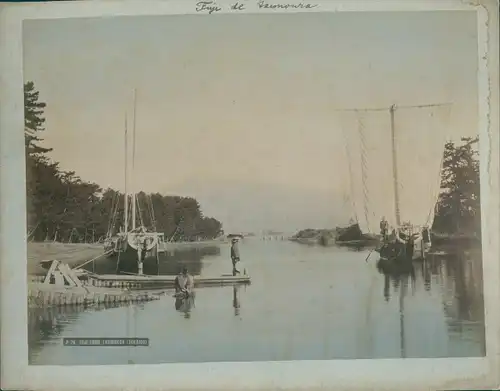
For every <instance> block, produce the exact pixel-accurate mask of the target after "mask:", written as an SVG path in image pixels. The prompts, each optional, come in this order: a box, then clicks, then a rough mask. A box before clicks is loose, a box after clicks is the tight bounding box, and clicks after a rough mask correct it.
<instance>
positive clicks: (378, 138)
mask: <svg viewBox="0 0 500 391" xmlns="http://www.w3.org/2000/svg"><path fill="white" fill-rule="evenodd" d="M448 113H449V107H447V106H442V107H441V106H437V107H412V108H404V107H402V108H398V107H397V106H396V107H395V109H394V112H393V115H391V109H390V108H387V109H376V110H353V111H344V112H341V113H340V118H341V124H342V128H343V132H344V136H345V140H346V149H347V150H349V154H348V159H349V167H350V171H351V197H352V204H353V208H354V209H355V214H356V216H357V217H358V223H359V225H360V228H361V230H362V231H363V232H365V233H378V232H379V230H380V228H379V223H380V220H381V218H382V217H385V219H386V220H387V221H388V223H389V225H390V226H392V227H396V226H398V225H399V224H398V223H405V222H409V223H411V224H413V225H415V226H425V225H428V226H430V225H432V221H433V218H434V206H435V203H436V200H437V197H438V194H439V186H440V171H441V164H442V158H443V152H444V145H445V142H446V140H447V138H448V128H447V122H448V121H447V120H448ZM398 215H399V219H398ZM398 220H399V221H398Z"/></svg>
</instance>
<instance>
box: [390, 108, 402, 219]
mask: <svg viewBox="0 0 500 391" xmlns="http://www.w3.org/2000/svg"><path fill="white" fill-rule="evenodd" d="M395 109H396V106H395V105H392V106H391V107H390V109H389V112H390V114H391V141H392V178H393V181H394V182H393V183H394V211H395V214H396V224H397V226H398V227H399V226H400V225H401V214H400V209H399V186H398V184H399V181H398V157H397V152H396V149H397V148H396V131H395V129H394V111H395Z"/></svg>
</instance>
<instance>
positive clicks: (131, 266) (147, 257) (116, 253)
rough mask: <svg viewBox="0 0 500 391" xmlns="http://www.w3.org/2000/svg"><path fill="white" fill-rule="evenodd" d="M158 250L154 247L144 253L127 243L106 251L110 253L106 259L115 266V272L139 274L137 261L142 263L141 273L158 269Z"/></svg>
mask: <svg viewBox="0 0 500 391" xmlns="http://www.w3.org/2000/svg"><path fill="white" fill-rule="evenodd" d="M158 250H159V248H158V246H154V247H152V248H150V249H149V250H146V251H138V250H137V249H135V248H133V247H132V246H130V245H128V244H127V243H120V244H119V245H118V246H116V247H114V248H112V249H109V248H108V249H107V251H110V254H109V255H108V259H110V260H111V261H113V262H114V263H115V264H116V271H117V272H126V273H139V260H141V261H142V267H143V272H144V273H146V271H149V272H150V271H151V270H152V269H156V268H158V263H159V253H160V252H159V251H158Z"/></svg>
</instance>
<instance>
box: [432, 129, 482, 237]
mask: <svg viewBox="0 0 500 391" xmlns="http://www.w3.org/2000/svg"><path fill="white" fill-rule="evenodd" d="M478 142H479V137H475V138H471V137H467V138H462V141H461V143H460V144H459V145H457V144H456V143H454V142H448V143H447V144H446V145H445V149H444V155H443V166H442V170H441V193H440V195H439V199H438V201H437V203H436V208H435V217H434V224H433V227H432V229H433V231H435V232H440V233H447V234H451V235H456V234H461V235H474V236H477V237H480V235H481V191H480V183H479V152H478V150H477V144H478Z"/></svg>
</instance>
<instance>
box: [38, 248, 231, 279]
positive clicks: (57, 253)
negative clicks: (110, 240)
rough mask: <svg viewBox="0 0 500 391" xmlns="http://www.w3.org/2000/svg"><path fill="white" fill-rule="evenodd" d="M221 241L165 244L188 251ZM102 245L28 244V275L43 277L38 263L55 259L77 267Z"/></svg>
mask: <svg viewBox="0 0 500 391" xmlns="http://www.w3.org/2000/svg"><path fill="white" fill-rule="evenodd" d="M222 244H224V241H222V240H205V241H200V242H171V243H167V244H166V248H167V251H168V250H171V251H173V250H188V249H192V248H203V247H210V246H219V245H222ZM103 252H104V248H103V245H102V244H88V243H87V244H85V243H57V242H55V243H53V242H49V243H34V242H30V243H28V275H45V274H46V273H47V271H46V270H45V269H43V268H42V267H41V266H40V265H39V263H40V262H41V261H46V260H52V259H57V260H58V261H62V262H64V263H66V264H68V266H70V267H72V268H73V267H75V266H78V265H80V264H82V263H84V262H85V261H88V260H89V259H92V258H95V257H98V256H99V255H101V254H103Z"/></svg>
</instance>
